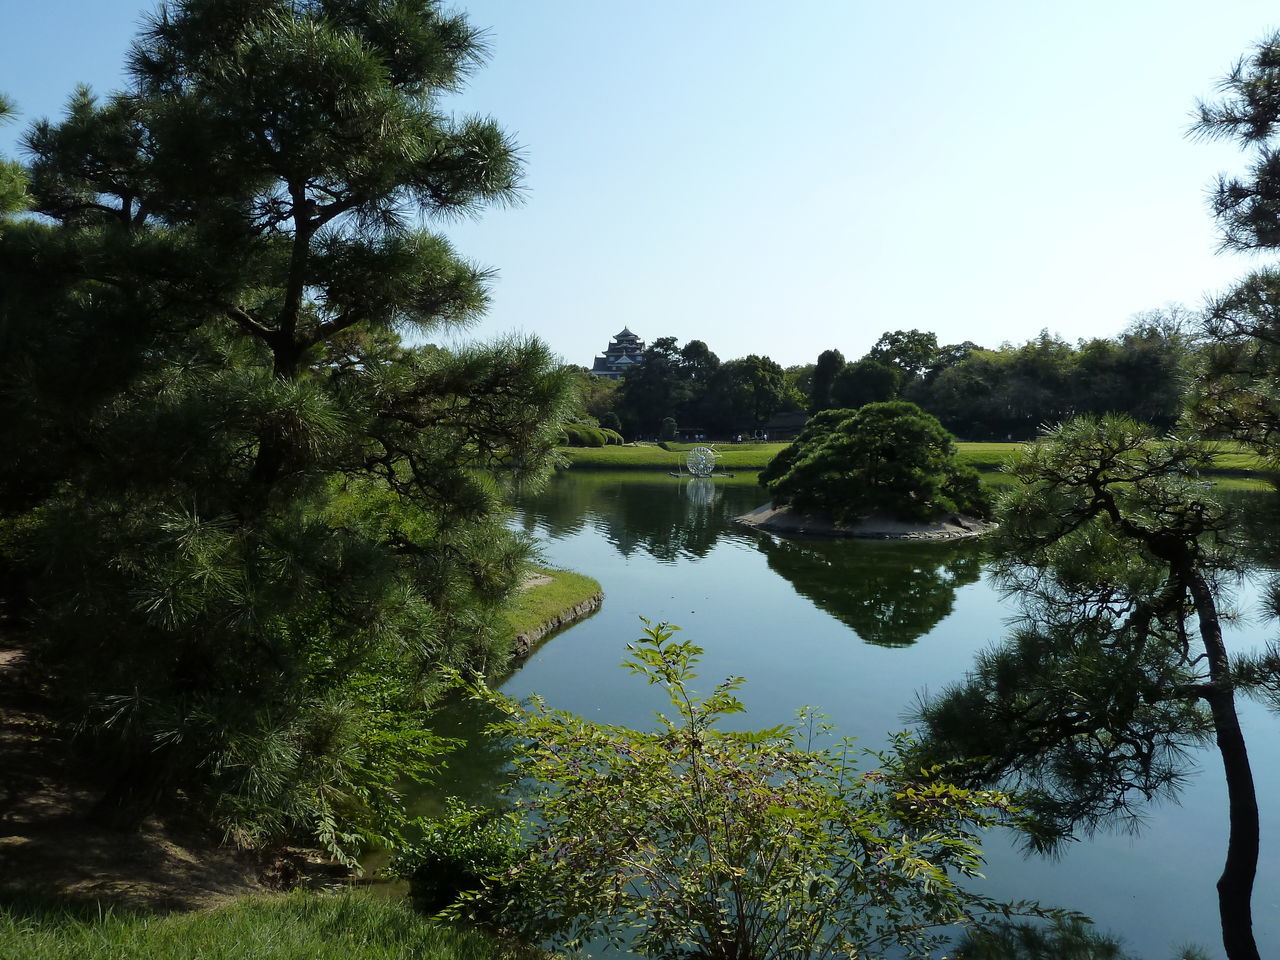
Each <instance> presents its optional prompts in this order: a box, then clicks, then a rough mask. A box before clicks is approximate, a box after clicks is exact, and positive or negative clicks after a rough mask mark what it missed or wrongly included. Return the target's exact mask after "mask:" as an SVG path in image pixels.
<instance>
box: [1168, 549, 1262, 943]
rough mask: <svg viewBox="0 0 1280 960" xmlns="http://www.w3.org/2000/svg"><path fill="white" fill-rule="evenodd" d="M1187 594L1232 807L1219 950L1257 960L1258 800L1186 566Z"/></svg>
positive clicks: (1206, 617)
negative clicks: (1195, 622) (1206, 668)
mask: <svg viewBox="0 0 1280 960" xmlns="http://www.w3.org/2000/svg"><path fill="white" fill-rule="evenodd" d="M1182 573H1183V577H1184V580H1185V582H1186V584H1187V586H1188V587H1189V588H1190V590H1191V597H1192V601H1193V602H1194V604H1195V609H1196V617H1197V619H1198V621H1199V627H1200V639H1201V640H1202V641H1203V643H1204V647H1205V653H1206V654H1207V656H1208V660H1209V679H1210V687H1211V692H1210V693H1208V694H1206V695H1205V700H1206V702H1207V703H1208V704H1209V710H1210V712H1211V713H1212V715H1213V732H1214V738H1215V739H1216V740H1217V743H1218V752H1219V753H1220V754H1221V756H1222V771H1223V774H1224V775H1225V776H1226V780H1227V797H1228V802H1229V806H1230V832H1229V834H1228V839H1227V861H1226V863H1225V864H1224V865H1223V868H1222V875H1221V876H1220V877H1219V878H1218V915H1219V917H1220V919H1221V921H1222V945H1223V947H1224V948H1225V949H1226V951H1227V957H1228V960H1260V957H1259V954H1258V945H1257V943H1256V942H1255V941H1254V939H1253V881H1254V877H1255V876H1256V874H1257V872H1258V847H1259V824H1258V795H1257V792H1256V790H1255V789H1254V784H1253V770H1252V769H1251V768H1250V766H1249V751H1248V749H1247V748H1246V746H1245V741H1244V732H1243V731H1242V730H1241V729H1240V718H1239V717H1238V716H1237V715H1236V702H1235V692H1234V688H1233V686H1232V681H1231V667H1230V663H1229V661H1228V659H1227V650H1226V647H1225V646H1224V645H1223V642H1222V625H1221V622H1220V620H1219V618H1218V608H1217V604H1216V603H1215V602H1214V599H1213V592H1212V591H1211V590H1210V589H1209V585H1208V584H1207V583H1206V582H1205V580H1204V577H1203V575H1202V574H1201V573H1200V571H1199V570H1197V569H1195V568H1194V566H1192V565H1191V564H1190V563H1186V564H1185V565H1184V567H1183V570H1182Z"/></svg>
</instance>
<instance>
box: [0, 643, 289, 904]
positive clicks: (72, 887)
mask: <svg viewBox="0 0 1280 960" xmlns="http://www.w3.org/2000/svg"><path fill="white" fill-rule="evenodd" d="M72 746H73V745H72V744H69V743H67V742H66V740H64V739H63V738H62V737H60V736H59V735H58V733H57V728H56V726H55V725H54V724H53V723H52V722H51V720H50V718H49V716H48V703H47V702H46V701H45V699H44V698H43V697H42V696H41V695H40V693H39V691H38V689H37V688H36V687H35V685H34V684H33V682H32V678H31V677H30V676H29V674H28V669H27V663H26V659H25V658H24V656H23V655H22V654H21V652H19V651H15V650H0V771H3V774H2V775H0V901H3V900H5V899H9V898H11V897H15V896H16V897H21V898H23V899H27V898H40V899H44V898H54V899H57V900H59V901H63V902H72V903H74V902H94V903H98V904H101V905H103V906H111V907H115V908H124V909H143V910H159V911H169V910H190V909H196V908H201V907H210V906H216V905H217V904H219V903H222V902H224V901H226V900H228V899H230V898H231V897H235V896H240V895H243V894H247V893H258V892H264V891H265V890H267V889H268V888H267V887H266V886H265V885H264V884H263V883H262V882H261V881H260V879H259V877H258V874H259V866H258V864H257V863H255V862H254V861H253V860H251V859H250V858H248V857H245V856H243V855H238V854H236V853H235V852H234V851H231V850H228V849H226V848H224V847H220V846H218V845H217V844H216V843H215V842H213V841H214V838H211V837H208V836H206V835H202V834H201V833H200V832H198V831H196V830H192V829H183V828H182V827H181V826H177V825H174V824H164V823H160V822H158V821H154V820H152V821H148V822H146V823H144V824H143V825H142V828H141V830H139V831H136V832H135V831H129V832H121V831H114V830H110V829H105V828H103V827H101V826H97V825H95V824H93V823H91V822H90V821H89V819H88V813H89V811H90V810H91V809H92V807H93V804H94V801H95V800H96V799H97V797H98V790H97V789H96V785H95V784H94V783H93V782H92V779H91V778H89V777H88V776H87V775H86V772H85V770H84V769H83V766H82V765H81V764H78V763H77V762H76V759H75V751H74V750H73V749H71V748H72Z"/></svg>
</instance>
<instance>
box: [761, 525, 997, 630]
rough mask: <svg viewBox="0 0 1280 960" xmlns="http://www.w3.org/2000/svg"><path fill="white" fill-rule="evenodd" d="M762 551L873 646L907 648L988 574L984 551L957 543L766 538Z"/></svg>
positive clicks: (772, 564) (777, 568)
mask: <svg viewBox="0 0 1280 960" xmlns="http://www.w3.org/2000/svg"><path fill="white" fill-rule="evenodd" d="M760 552H761V553H763V554H764V555H765V557H766V558H767V559H768V561H769V569H771V570H773V571H774V572H775V573H779V574H781V575H782V576H783V577H785V578H786V579H787V581H788V582H790V584H791V585H792V587H794V588H795V591H796V592H797V593H799V594H800V595H801V596H804V597H808V598H809V599H810V600H812V601H813V602H814V603H815V604H817V605H818V606H820V607H822V608H823V609H824V610H826V611H828V612H829V613H830V614H831V615H832V616H834V617H835V618H836V619H837V620H839V621H840V622H841V623H843V624H845V625H846V626H849V627H852V628H853V631H854V632H855V633H856V634H857V635H858V636H859V637H861V638H862V639H863V640H865V641H866V642H867V643H874V644H877V645H878V646H882V647H905V646H907V645H909V644H912V643H914V642H915V641H916V640H918V639H919V638H920V637H922V636H924V635H925V634H926V633H928V632H929V631H930V630H932V629H933V628H934V627H936V626H937V625H938V624H939V623H941V622H942V620H943V619H944V618H945V617H946V616H947V615H949V614H950V613H951V610H952V607H953V606H954V604H955V596H956V589H957V588H958V587H962V586H965V585H966V584H970V583H974V582H975V581H977V579H978V577H979V575H980V574H981V573H982V553H981V548H980V547H979V546H978V544H977V543H975V542H974V541H972V540H963V541H957V542H952V543H922V542H919V541H915V542H910V543H894V542H880V541H839V542H826V541H807V542H794V541H787V540H774V539H772V538H768V537H762V538H761V540H760Z"/></svg>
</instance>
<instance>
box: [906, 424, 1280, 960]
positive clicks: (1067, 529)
mask: <svg viewBox="0 0 1280 960" xmlns="http://www.w3.org/2000/svg"><path fill="white" fill-rule="evenodd" d="M1210 462H1211V454H1210V453H1208V452H1207V451H1206V450H1205V449H1204V448H1203V447H1202V446H1201V445H1199V444H1195V443H1191V442H1187V441H1182V440H1177V439H1172V438H1169V439H1165V438H1161V437H1159V436H1157V435H1156V434H1155V433H1154V431H1152V430H1151V429H1150V428H1148V427H1144V426H1141V425H1139V424H1137V423H1135V422H1134V421H1132V420H1129V419H1126V418H1123V417H1107V418H1103V419H1102V420H1093V419H1090V418H1080V419H1077V420H1073V421H1071V422H1069V423H1067V424H1064V425H1063V426H1060V427H1057V428H1055V429H1053V430H1051V431H1048V432H1046V434H1045V435H1044V437H1042V439H1041V440H1040V441H1039V442H1037V443H1036V444H1035V445H1033V446H1028V447H1027V448H1026V449H1025V451H1024V454H1023V456H1022V458H1021V459H1020V460H1018V461H1016V462H1015V463H1014V465H1013V466H1012V467H1011V472H1012V473H1013V475H1014V476H1015V477H1016V478H1017V479H1018V480H1019V481H1020V484H1019V485H1018V486H1016V487H1014V488H1013V489H1012V491H1011V492H1010V493H1009V494H1008V495H1007V497H1006V498H1005V499H1004V500H1003V501H1002V502H1001V504H1000V509H999V519H1000V520H1001V532H1000V538H999V540H998V541H997V544H998V546H999V547H1000V548H1001V561H1000V562H1001V567H1000V576H1001V577H1002V578H1003V579H1004V582H1005V584H1006V586H1007V587H1008V589H1009V592H1010V593H1011V594H1013V595H1016V596H1017V597H1018V598H1019V600H1020V602H1021V605H1022V608H1023V616H1022V617H1021V619H1020V620H1019V621H1018V624H1017V627H1016V629H1015V631H1014V632H1013V635H1012V636H1011V637H1010V638H1009V639H1008V641H1007V642H1006V643H1005V644H1004V645H1003V646H1001V647H999V648H997V649H995V650H993V651H989V652H987V653H984V654H983V655H981V656H980V657H979V658H978V661H977V664H976V665H975V668H974V670H973V672H972V673H971V674H970V676H969V677H968V678H966V679H965V680H964V681H963V682H962V683H959V684H956V685H955V686H953V687H951V688H950V689H948V690H945V691H943V693H942V694H941V695H940V696H937V697H934V698H931V699H930V700H928V701H927V702H925V703H924V704H923V705H922V706H921V708H920V711H919V719H920V721H921V722H922V724H923V727H924V730H925V731H926V734H927V735H926V738H925V741H924V744H925V750H924V757H925V758H926V761H927V762H937V761H939V760H943V759H947V760H954V759H964V760H966V762H967V763H969V765H970V773H971V776H972V780H968V781H962V782H973V783H1001V784H1004V785H1005V786H1007V787H1009V788H1016V789H1019V790H1021V791H1023V796H1024V798H1025V800H1026V802H1027V804H1028V806H1029V807H1030V809H1031V810H1032V811H1033V813H1034V814H1035V815H1036V818H1037V819H1038V821H1039V825H1040V832H1039V835H1038V836H1036V837H1035V843H1036V845H1038V846H1041V847H1052V846H1054V845H1055V844H1056V843H1059V842H1061V841H1062V840H1063V839H1064V838H1067V837H1069V836H1071V835H1072V832H1073V831H1075V830H1086V831H1089V830H1093V829H1096V828H1097V827H1099V826H1100V825H1103V824H1109V823H1113V822H1116V821H1117V820H1119V821H1120V822H1121V823H1124V824H1127V825H1129V826H1131V827H1132V826H1135V825H1136V824H1137V823H1139V822H1140V820H1141V816H1142V804H1143V803H1144V802H1145V801H1148V800H1151V799H1153V798H1163V797H1168V796H1170V795H1173V794H1174V793H1175V792H1176V789H1177V787H1178V785H1179V783H1180V782H1181V780H1182V779H1183V777H1184V775H1185V772H1186V754H1187V753H1188V752H1189V750H1190V749H1192V748H1193V747H1197V746H1201V745H1203V744H1204V743H1205V742H1207V741H1210V740H1212V741H1213V742H1214V743H1215V745H1216V746H1217V748H1218V752H1219V755H1220V757H1221V761H1222V768H1223V773H1224V779H1225V781H1226V785H1227V792H1228V795H1229V798H1230V818H1229V823H1230V841H1229V845H1228V852H1227V858H1226V864H1225V865H1224V868H1223V872H1222V875H1221V877H1220V879H1219V881H1218V885H1217V886H1218V907H1219V912H1220V915H1221V919H1222V929H1223V938H1224V945H1225V946H1226V950H1227V955H1228V956H1229V957H1231V958H1233V960H1237V958H1238V960H1254V958H1256V957H1257V956H1258V953H1257V948H1256V946H1255V945H1254V942H1253V936H1252V929H1251V927H1252V915H1251V896H1252V886H1253V878H1254V874H1255V872H1256V868H1257V862H1258V855H1259V830H1258V806H1257V797H1256V794H1255V791H1254V784H1253V775H1252V773H1251V770H1250V763H1249V757H1248V751H1247V748H1246V744H1245V740H1244V735H1243V732H1242V730H1241V727H1240V723H1239V720H1238V718H1237V715H1236V708H1235V692H1236V690H1237V688H1238V687H1240V686H1241V685H1242V684H1250V683H1252V682H1253V681H1254V680H1255V679H1257V678H1255V677H1251V676H1250V675H1249V673H1250V671H1249V666H1250V665H1249V664H1248V663H1247V662H1246V663H1243V664H1241V666H1242V667H1243V668H1244V669H1243V670H1242V672H1241V673H1240V674H1238V675H1237V674H1236V673H1235V670H1234V669H1233V666H1232V664H1231V662H1230V661H1229V660H1228V656H1227V649H1226V646H1225V643H1224V640H1223V630H1222V619H1223V618H1222V614H1221V613H1220V607H1221V605H1222V604H1223V602H1224V599H1225V598H1224V594H1225V591H1226V587H1227V584H1228V583H1229V581H1230V579H1231V577H1233V576H1234V575H1235V574H1236V573H1237V571H1238V564H1239V560H1240V555H1239V552H1238V549H1237V545H1236V543H1235V542H1234V540H1233V538H1232V537H1231V535H1230V532H1229V531H1230V524H1229V522H1228V516H1227V514H1226V512H1225V510H1224V508H1223V506H1222V505H1221V504H1220V503H1219V502H1217V501H1216V500H1215V499H1214V498H1213V497H1212V496H1211V495H1210V494H1209V493H1208V492H1207V491H1206V490H1205V488H1204V487H1203V486H1202V485H1201V484H1200V482H1199V471H1200V470H1202V469H1203V468H1204V467H1206V466H1207V465H1208V464H1209V463H1210ZM1259 666H1261V665H1259ZM1260 672H1262V673H1264V674H1265V672H1266V669H1265V667H1262V670H1261V671H1260Z"/></svg>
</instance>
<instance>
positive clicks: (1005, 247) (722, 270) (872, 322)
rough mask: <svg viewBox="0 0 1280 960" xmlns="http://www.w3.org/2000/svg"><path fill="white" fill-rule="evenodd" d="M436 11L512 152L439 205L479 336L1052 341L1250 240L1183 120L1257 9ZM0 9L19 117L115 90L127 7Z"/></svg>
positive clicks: (950, 5) (729, 341)
mask: <svg viewBox="0 0 1280 960" xmlns="http://www.w3.org/2000/svg"><path fill="white" fill-rule="evenodd" d="M459 6H460V7H461V8H462V9H465V10H467V11H468V12H469V13H470V15H471V17H472V19H473V20H474V21H475V22H476V23H478V24H481V25H483V26H486V27H488V28H489V30H490V40H491V45H492V61H491V63H490V64H489V66H487V67H486V68H485V69H483V70H482V71H480V72H479V73H478V74H477V75H476V76H475V78H474V80H473V82H472V83H471V85H470V87H469V88H468V90H467V91H466V92H465V93H464V94H463V95H461V96H460V97H458V98H457V100H456V109H457V110H458V112H459V113H466V112H479V113H487V114H491V115H493V116H494V117H497V118H498V119H499V120H500V121H502V122H503V123H504V124H505V125H506V126H507V128H508V129H509V130H511V131H513V132H514V134H515V136H516V138H517V140H518V141H519V142H520V143H521V144H522V145H523V147H524V151H525V155H526V157H527V160H528V170H527V180H526V187H527V191H526V202H525V203H524V204H523V205H521V206H519V207H515V208H512V209H506V210H493V211H489V212H487V213H486V214H485V215H484V216H483V217H482V218H480V219H479V220H477V221H475V222H467V223H463V224H450V225H447V226H445V227H444V231H445V232H446V233H448V234H449V235H450V236H451V237H452V238H453V239H454V241H455V242H456V244H457V246H458V247H459V249H460V250H461V251H462V252H463V253H464V254H465V255H467V256H469V257H471V258H473V259H475V260H477V261H478V262H481V263H484V264H487V265H491V266H494V267H496V268H497V269H498V271H499V279H498V282H497V284H496V286H495V288H494V303H493V307H492V309H491V311H490V314H489V317H488V319H486V320H485V321H484V322H483V323H481V324H479V325H478V326H477V327H476V328H475V329H474V330H473V331H472V334H473V335H476V336H480V337H484V338H488V337H492V336H495V335H497V334H500V333H502V332H506V331H525V332H530V333H536V334H537V335H539V336H541V337H542V338H543V339H545V340H546V341H548V342H549V343H550V344H551V346H552V348H553V349H554V350H555V351H556V352H557V353H559V354H561V355H562V356H563V357H565V359H567V360H569V361H571V362H575V363H582V364H589V363H590V361H591V358H592V355H593V354H594V353H595V352H596V351H598V350H601V349H603V347H604V345H605V342H606V341H607V339H608V338H609V336H610V335H611V334H613V333H615V332H617V331H618V330H620V329H621V328H622V327H623V326H624V325H625V326H629V327H630V328H631V329H632V330H635V331H636V332H637V333H639V334H640V335H641V336H642V337H644V338H646V339H648V340H652V339H654V338H655V337H659V336H664V335H670V336H675V337H677V338H678V339H679V340H680V341H681V342H683V341H685V340H688V339H693V338H697V339H701V340H705V341H706V342H707V343H708V344H709V345H710V346H711V348H712V349H713V350H715V351H716V352H717V353H718V354H719V355H720V357H721V358H722V359H729V358H732V357H736V356H742V355H744V354H747V353H753V352H754V353H766V354H769V355H770V356H772V357H773V358H774V359H776V360H778V361H779V362H781V363H783V364H784V365H786V364H793V363H803V362H808V361H812V360H813V359H814V358H815V357H816V356H817V354H818V353H819V352H820V351H822V350H824V349H826V348H828V347H839V348H840V349H841V350H843V351H844V353H845V354H846V355H848V356H851V357H853V356H857V355H859V354H861V353H862V352H863V351H865V350H866V348H867V347H868V346H870V344H871V343H872V342H873V341H874V340H875V339H876V337H877V336H879V334H880V333H881V332H882V331H884V330H891V329H909V328H912V327H919V328H923V329H929V330H934V331H936V332H937V334H938V337H939V339H940V340H942V341H944V342H956V341H960V340H965V339H970V340H975V341H977V342H979V343H982V344H985V345H992V346H994V345H997V344H999V343H1000V342H1002V341H1005V340H1010V341H1015V342H1019V341H1022V340H1026V339H1028V338H1030V337H1032V336H1034V335H1035V334H1036V333H1037V331H1039V330H1040V329H1041V328H1044V327H1047V328H1048V329H1050V330H1051V331H1054V332H1056V333H1059V334H1061V335H1063V336H1065V337H1067V338H1068V339H1071V340H1074V339H1076V338H1080V337H1089V336H1110V335H1114V334H1116V333H1118V332H1119V331H1120V330H1121V329H1122V327H1123V326H1124V324H1125V323H1126V321H1127V319H1128V318H1129V317H1130V316H1131V315H1132V314H1133V313H1135V312H1137V311H1140V310H1144V309H1148V308H1151V307H1157V306H1160V305H1162V304H1164V303H1167V302H1170V301H1181V302H1185V303H1187V304H1189V305H1193V306H1195V305H1199V304H1200V302H1201V301H1202V299H1203V297H1204V295H1205V294H1206V293H1210V292H1213V291H1217V290H1221V289H1223V288H1224V287H1226V286H1227V285H1228V284H1229V283H1230V282H1231V281H1232V279H1233V278H1235V277H1237V276H1239V275H1240V274H1241V273H1243V272H1244V271H1245V270H1246V269H1248V267H1249V265H1250V264H1251V263H1254V262H1257V261H1254V260H1251V259H1249V258H1245V257H1240V256H1228V255H1220V254H1217V253H1216V252H1215V251H1216V246H1217V234H1216V230H1215V227H1214V224H1213V223H1212V221H1211V219H1210V216H1209V212H1208V207H1207V202H1206V196H1207V189H1208V186H1209V184H1210V183H1211V181H1212V180H1213V178H1214V176H1215V175H1216V174H1217V173H1218V172H1219V171H1224V170H1238V169H1241V168H1242V167H1243V163H1244V161H1243V157H1242V156H1241V155H1239V154H1238V153H1237V152H1236V151H1235V150H1234V149H1233V148H1231V147H1229V146H1227V145H1223V144H1204V143H1194V142H1192V141H1190V140H1189V139H1187V137H1186V129H1187V126H1188V123H1189V120H1190V112H1191V110H1192V108H1193V106H1194V103H1195V100H1196V98H1197V97H1205V96H1211V95H1212V93H1213V91H1214V85H1215V82H1216V80H1217V79H1218V78H1219V77H1221V76H1222V74H1223V73H1225V72H1226V71H1227V69H1228V68H1229V67H1230V66H1231V64H1232V63H1233V62H1234V60H1235V59H1236V58H1237V57H1238V56H1240V55H1241V54H1242V53H1244V52H1245V51H1246V49H1247V48H1248V47H1249V45H1250V44H1251V43H1252V42H1254V41H1256V40H1258V39H1260V38H1261V37H1263V36H1264V35H1266V34H1267V33H1269V32H1270V31H1271V30H1273V29H1276V28H1280V8H1277V7H1276V5H1275V4H1274V3H1262V2H1251V0H1223V2H1219V3H1213V4H1210V3H1207V2H1205V0H1194V2H1193V0H1173V2H1171V0H1124V2H1116V0H1110V2H1097V0H1085V2H1073V3H1069V4H1068V3H1054V4H1049V3H1028V2H1017V0H1005V2H983V0H972V2H968V3H964V4H959V3H954V2H946V0H933V2H915V3H910V2H905V3H896V4H887V3H878V2H877V3H872V2H870V0H825V2H816V0H798V2H792V3H789V4H786V5H783V4H781V3H771V4H765V3H760V2H754V0H701V2H688V0H648V2H643V3H641V2H634V0H627V2H624V0H538V2H529V0H473V2H470V3H463V4H459ZM0 8H2V9H3V18H2V20H3V22H4V23H5V27H6V29H5V30H4V32H3V34H2V35H0V65H2V66H0V90H3V91H5V92H7V93H8V94H10V95H11V96H12V97H13V98H14V99H16V100H17V101H18V105H19V107H20V108H21V109H22V110H23V112H24V114H25V115H26V116H27V117H28V118H30V117H33V116H40V115H50V114H56V113H57V112H58V111H59V110H60V108H61V105H62V103H63V101H64V100H65V97H66V96H67V94H68V93H69V92H70V90H71V89H72V87H73V85H74V84H76V83H78V82H87V83H89V84H91V85H92V86H93V87H94V88H95V89H98V90H100V91H106V90H109V89H112V88H114V87H118V86H119V85H120V84H121V83H122V79H123V78H122V76H121V74H120V63H121V58H122V55H123V53H124V51H125V49H126V47H127V46H128V43H129V39H130V37H131V36H132V34H133V32H134V28H135V25H136V23H137V19H138V17H139V15H140V13H141V11H142V10H143V9H144V6H143V5H141V4H139V2H138V0H45V2H44V3H42V4H28V3H19V2H18V0H0ZM15 133H16V129H15V128H7V129H5V130H4V131H3V132H2V133H0V149H4V150H12V144H13V140H14V136H15Z"/></svg>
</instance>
